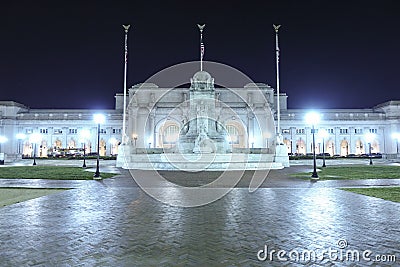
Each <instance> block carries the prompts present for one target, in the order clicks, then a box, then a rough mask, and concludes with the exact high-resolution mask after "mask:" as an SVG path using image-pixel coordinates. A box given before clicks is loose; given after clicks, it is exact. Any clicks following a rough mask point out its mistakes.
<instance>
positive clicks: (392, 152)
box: [0, 72, 400, 160]
mask: <svg viewBox="0 0 400 267" xmlns="http://www.w3.org/2000/svg"><path fill="white" fill-rule="evenodd" d="M196 75H197V76H196ZM196 75H194V76H193V79H192V81H191V82H192V86H194V85H195V83H196V82H197V83H198V82H205V83H213V79H214V78H212V77H211V76H210V75H209V74H208V73H207V72H203V73H201V75H202V76H201V77H200V74H198V73H197V74H196ZM215 79H218V77H215ZM165 91H166V88H160V87H158V85H156V84H139V85H135V86H133V87H131V88H129V98H128V100H129V101H128V107H127V110H128V116H127V120H128V121H127V125H128V127H127V135H128V137H129V142H130V144H131V145H133V146H134V147H141V148H155V149H156V148H164V149H173V148H174V147H175V146H176V145H177V142H178V140H179V135H180V133H181V131H182V130H184V128H185V127H186V126H185V125H188V124H187V123H188V121H189V120H190V112H193V111H190V98H191V97H193V95H192V96H191V89H190V88H188V87H186V88H183V87H182V88H175V89H174V90H172V91H171V90H170V92H169V93H168V94H164V93H165ZM213 94H215V98H216V102H215V106H213V108H214V109H215V110H214V111H215V117H214V118H213V119H214V120H215V122H216V123H217V124H216V127H222V128H224V131H226V133H227V134H228V135H229V140H228V141H227V142H228V143H229V144H230V145H231V147H232V148H233V149H239V150H240V149H246V148H253V149H257V148H259V149H271V148H273V147H274V145H275V141H276V137H275V126H274V125H275V122H276V112H275V109H276V105H275V104H276V95H275V94H274V89H273V88H272V87H270V86H268V85H267V84H262V83H259V84H254V83H249V84H246V85H243V87H241V88H229V89H227V88H214V89H213ZM259 94H261V95H259ZM287 97H288V96H287V95H286V94H284V93H281V95H280V108H281V134H282V139H283V142H284V143H285V144H286V146H287V149H288V151H289V153H292V154H296V153H297V154H307V153H311V152H312V136H311V127H310V126H309V125H307V124H306V123H305V120H304V117H305V114H306V113H307V112H308V111H309V110H305V109H290V108H288V107H287ZM115 101H116V104H115V109H109V110H89V109H30V108H29V107H26V106H25V105H23V104H21V103H16V102H13V101H0V136H2V138H1V141H2V144H0V145H1V147H0V153H5V154H6V160H12V159H14V158H16V157H17V156H18V155H26V156H32V155H33V150H34V149H35V146H34V143H36V144H37V145H36V155H37V156H38V157H46V156H47V155H55V154H57V153H61V152H63V151H64V152H65V151H67V152H68V151H72V152H74V153H78V152H77V151H82V148H83V145H84V144H86V148H87V149H86V152H87V153H91V152H95V149H96V148H97V143H96V142H97V125H96V124H95V123H94V122H93V114H95V113H103V114H104V115H106V122H105V124H104V125H102V126H101V133H100V154H101V155H116V154H118V147H119V144H120V143H121V140H122V137H121V133H122V107H123V95H122V94H117V95H116V96H115ZM207 108H208V107H207ZM316 111H317V112H319V113H320V114H321V121H320V123H319V124H318V125H317V126H316V129H317V130H318V131H320V130H321V129H324V130H326V132H327V133H328V135H327V136H326V137H325V138H324V140H323V141H322V139H321V138H320V137H319V136H318V134H317V138H316V144H315V146H316V153H321V152H322V150H323V149H322V146H323V145H324V148H325V152H327V153H329V154H331V155H341V156H347V155H349V154H355V155H359V154H367V153H368V148H369V143H370V144H371V147H372V152H373V153H382V154H383V155H384V156H386V157H396V155H397V154H398V149H399V145H398V141H399V140H398V139H395V138H393V136H394V134H396V133H398V132H400V101H389V102H386V103H383V104H380V105H377V106H375V107H372V108H366V109H321V110H316ZM199 112H201V110H199ZM84 129H88V130H89V131H90V136H89V137H88V138H87V139H83V138H82V136H81V132H82V131H83V130H84ZM366 133H372V134H374V135H373V139H372V140H367V139H366ZM33 134H37V136H39V139H40V140H37V141H33V140H32V138H31V137H32V135H33Z"/></svg>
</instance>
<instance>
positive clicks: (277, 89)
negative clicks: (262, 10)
mask: <svg viewBox="0 0 400 267" xmlns="http://www.w3.org/2000/svg"><path fill="white" fill-rule="evenodd" d="M273 27H274V30H275V51H276V102H277V103H276V109H277V121H278V127H277V135H278V140H279V142H282V140H281V138H280V136H281V107H280V102H279V96H280V90H279V41H278V31H279V28H280V27H281V25H275V24H273Z"/></svg>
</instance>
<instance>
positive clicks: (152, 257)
mask: <svg viewBox="0 0 400 267" xmlns="http://www.w3.org/2000/svg"><path fill="white" fill-rule="evenodd" d="M275 175H276V173H275ZM272 176H273V174H272ZM267 180H268V179H267ZM282 181H286V182H281V183H279V181H278V180H277V178H276V179H271V180H268V181H266V183H265V186H264V188H260V189H258V190H257V191H256V192H254V193H249V192H248V189H247V188H245V187H242V188H235V189H233V190H232V191H231V192H230V193H229V194H228V195H227V196H225V197H224V198H222V199H220V200H219V201H216V202H214V203H211V204H208V205H205V206H202V207H197V208H180V207H173V206H169V205H166V204H162V203H160V202H158V201H156V200H154V199H152V198H150V197H149V196H148V195H146V194H145V193H144V192H143V191H142V190H141V189H140V188H138V187H137V186H136V184H135V183H134V181H133V179H132V178H130V177H129V175H128V174H127V173H126V172H125V173H124V174H123V175H120V176H117V177H116V178H112V179H106V180H103V181H79V182H74V181H71V185H70V186H68V184H66V183H68V181H67V182H66V181H60V184H57V182H55V181H44V180H39V181H37V180H36V181H30V180H25V181H22V180H20V183H22V184H24V185H25V186H30V185H32V184H33V183H35V184H36V186H38V187H57V186H60V187H74V188H75V189H70V190H66V191H63V192H61V193H57V194H53V195H48V196H44V197H41V198H37V199H33V200H29V201H26V202H22V203H18V204H14V205H11V206H7V207H4V208H1V209H0V245H1V250H0V266H396V265H397V266H399V265H400V226H399V225H400V204H399V203H393V202H389V201H385V200H381V199H377V198H372V197H366V196H362V195H357V194H354V193H350V192H345V191H341V190H338V189H335V188H333V186H331V187H329V186H328V187H323V186H321V185H320V186H310V183H309V182H308V181H300V182H298V183H292V182H291V180H290V179H289V180H288V179H286V180H285V179H282ZM7 183H8V184H10V185H11V186H16V185H17V184H18V183H17V182H16V180H13V181H10V180H4V181H1V186H7ZM318 183H319V182H318ZM318 183H317V184H318ZM268 184H270V185H272V186H270V187H269V188H268ZM273 185H277V186H273ZM289 185H293V186H289ZM160 190H162V191H163V192H165V194H177V192H176V189H173V188H160ZM340 239H345V240H346V241H347V242H348V247H347V248H346V249H353V250H355V249H357V250H360V251H364V250H367V249H368V250H371V251H372V252H373V254H372V255H376V254H394V255H396V256H397V262H396V263H393V262H392V263H376V262H366V261H360V262H345V261H342V262H341V261H334V260H330V259H324V260H322V261H316V262H308V263H307V262H293V261H291V262H290V261H289V262H282V261H278V260H277V258H276V255H275V257H274V260H273V261H269V260H266V261H264V262H262V261H259V260H258V259H257V252H258V251H259V250H261V249H263V248H264V246H265V245H267V246H268V248H269V249H271V250H272V249H275V250H280V249H282V250H286V251H291V250H298V251H303V250H316V251H317V250H322V249H328V248H332V249H338V245H337V242H338V240H340Z"/></svg>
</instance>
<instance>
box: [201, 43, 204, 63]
mask: <svg viewBox="0 0 400 267" xmlns="http://www.w3.org/2000/svg"><path fill="white" fill-rule="evenodd" d="M200 54H201V60H203V57H204V44H203V42H201V44H200Z"/></svg>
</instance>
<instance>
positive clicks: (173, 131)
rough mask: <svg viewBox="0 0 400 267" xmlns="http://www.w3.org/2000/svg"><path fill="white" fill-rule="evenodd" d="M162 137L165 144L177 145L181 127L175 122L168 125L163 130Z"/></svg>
mask: <svg viewBox="0 0 400 267" xmlns="http://www.w3.org/2000/svg"><path fill="white" fill-rule="evenodd" d="M162 138H163V140H162V141H163V144H164V145H167V146H172V145H175V143H176V141H178V138H179V127H178V126H177V125H175V124H171V125H168V126H167V127H166V128H165V129H164V131H163V135H162Z"/></svg>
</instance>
